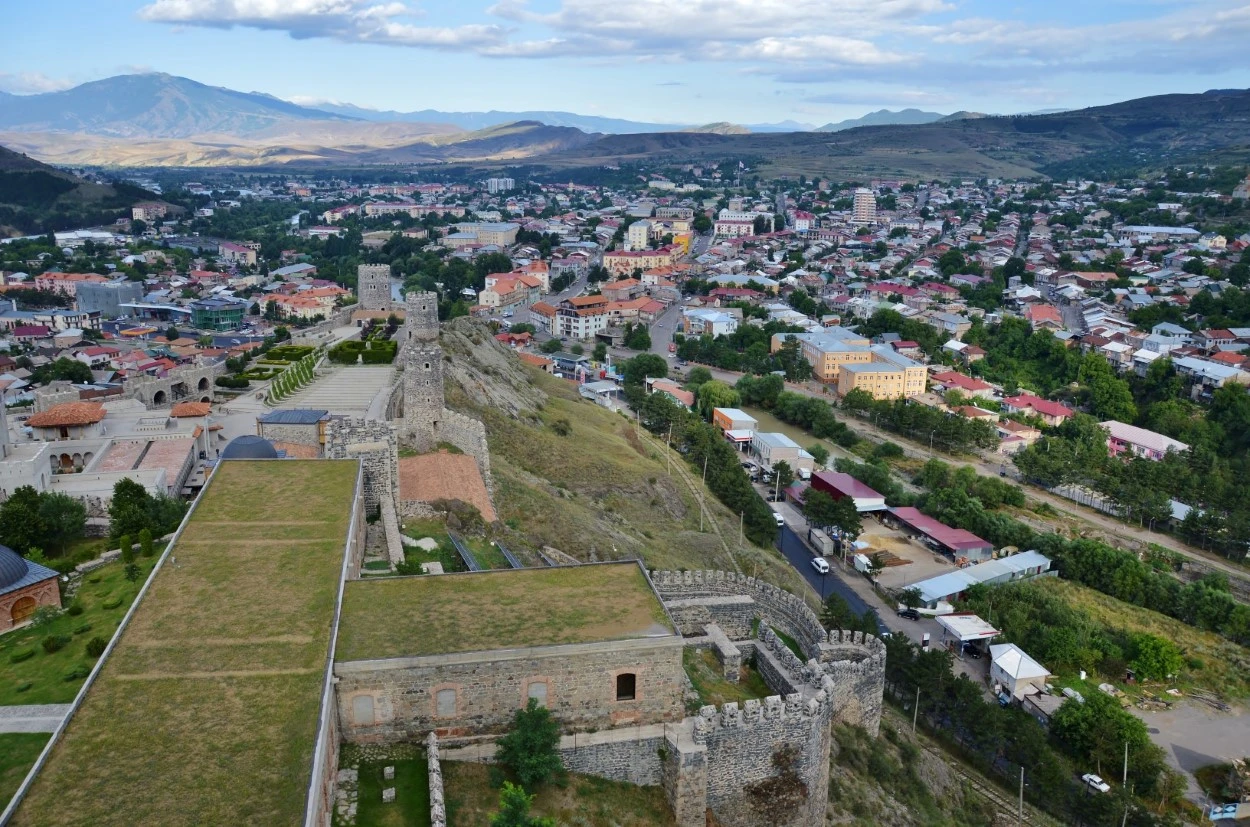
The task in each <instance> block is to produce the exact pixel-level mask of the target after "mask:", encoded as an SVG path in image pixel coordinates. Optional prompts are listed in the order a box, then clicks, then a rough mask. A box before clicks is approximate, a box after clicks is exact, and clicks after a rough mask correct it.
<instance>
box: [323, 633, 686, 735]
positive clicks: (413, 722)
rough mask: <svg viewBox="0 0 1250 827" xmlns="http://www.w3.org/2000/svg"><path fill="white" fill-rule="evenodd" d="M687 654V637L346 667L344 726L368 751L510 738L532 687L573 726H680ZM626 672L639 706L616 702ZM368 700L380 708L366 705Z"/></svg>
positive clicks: (342, 668) (341, 684)
mask: <svg viewBox="0 0 1250 827" xmlns="http://www.w3.org/2000/svg"><path fill="white" fill-rule="evenodd" d="M681 654H682V642H681V639H680V638H678V637H676V636H673V637H665V638H653V639H645V640H628V641H612V642H604V643H587V644H573V645H565V646H545V647H538V648H533V649H505V650H498V651H493V652H466V653H460V654H453V655H435V656H427V657H414V658H394V659H389V660H374V661H354V662H341V663H338V664H336V665H335V674H336V676H337V677H338V704H339V718H340V724H341V728H342V732H343V737H344V739H346V740H348V741H353V742H359V743H385V742H394V741H403V740H412V739H414V738H420V737H424V735H425V734H426V733H428V732H430V731H435V732H437V733H439V734H440V735H444V736H463V735H476V734H484V733H492V732H503V731H504V730H506V729H507V728H508V726H509V725H510V723H511V721H512V716H513V713H515V712H516V710H518V709H521V708H523V707H524V706H525V704H526V703H527V701H528V698H529V693H530V684H531V683H540V682H545V683H546V684H547V706H548V708H550V709H551V711H552V714H553V715H554V716H555V717H556V719H557V720H559V721H560V723H561V725H562V726H564V727H565V728H570V727H595V728H599V729H608V728H611V727H614V726H621V725H629V724H638V723H655V722H659V721H676V720H679V719H680V718H681V716H682V715H683V714H684V701H683V695H684V691H685V685H686V675H685V672H684V670H683V669H682V662H681ZM624 672H632V673H634V674H635V675H637V692H636V695H635V700H629V701H617V700H616V676H617V675H618V674H620V673H624ZM440 690H453V691H454V692H455V708H454V711H452V710H447V712H448V713H449V714H439V710H438V693H439V691H440ZM361 696H367V697H368V698H369V699H371V700H363V701H360V702H359V704H358V702H357V700H356V699H357V698H358V697H361ZM370 708H371V709H372V712H371V713H370V714H369V715H363V716H362V717H363V720H361V721H358V720H357V715H358V714H359V713H360V712H361V711H362V710H367V709H370Z"/></svg>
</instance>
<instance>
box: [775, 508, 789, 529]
mask: <svg viewBox="0 0 1250 827" xmlns="http://www.w3.org/2000/svg"><path fill="white" fill-rule="evenodd" d="M773 520H774V521H775V522H776V523H777V528H781V527H782V526H784V525H785V524H786V518H785V517H783V516H781V515H780V514H778V513H777V512H776V511H774V512H773Z"/></svg>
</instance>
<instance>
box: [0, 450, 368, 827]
mask: <svg viewBox="0 0 1250 827" xmlns="http://www.w3.org/2000/svg"><path fill="white" fill-rule="evenodd" d="M356 469H357V464H356V463H355V462H332V461H324V460H312V461H296V460H287V461H281V462H247V461H231V462H225V463H222V464H221V466H220V467H219V468H218V469H217V472H216V473H215V474H214V476H213V478H212V481H211V482H210V484H209V486H208V488H207V489H206V490H205V491H204V493H203V495H202V496H201V499H200V501H199V503H198V505H197V507H196V509H195V512H194V513H193V515H192V517H191V519H190V522H189V523H188V524H187V526H186V530H185V531H184V532H183V534H182V536H181V537H180V538H179V539H178V542H177V544H176V545H175V547H174V549H173V550H172V551H171V552H170V557H169V558H168V559H167V560H166V563H165V565H164V566H163V567H162V568H161V570H160V571H159V572H158V573H157V575H156V578H155V580H154V581H153V582H152V584H151V587H150V588H149V590H148V592H147V594H146V595H145V596H144V598H143V600H142V602H141V603H140V604H139V607H138V609H137V610H136V612H135V614H134V617H133V618H132V619H131V622H130V624H129V626H127V628H126V629H125V631H124V632H123V633H122V637H121V639H120V641H119V642H118V645H117V647H116V648H115V649H114V651H113V653H112V654H111V655H110V657H109V660H108V662H107V663H105V665H104V667H103V669H102V670H101V672H100V675H99V677H98V679H97V680H96V682H95V684H94V685H93V686H92V688H91V690H90V691H89V692H88V694H87V696H86V698H85V699H84V701H83V704H82V707H81V708H80V709H79V711H78V713H77V714H76V715H75V716H74V717H73V719H72V720H71V722H70V724H69V727H68V728H67V730H66V732H65V735H64V737H63V738H62V739H61V741H60V742H59V743H58V744H57V745H56V747H55V748H54V750H53V752H52V754H51V756H50V758H49V761H48V763H47V764H46V765H45V766H44V768H43V771H42V772H41V773H40V774H39V776H38V777H37V779H36V780H35V783H34V785H33V786H32V787H31V789H30V792H29V794H28V795H27V796H26V798H25V800H24V801H23V802H22V805H21V807H20V808H19V809H18V811H17V815H16V817H15V818H14V820H13V822H12V823H13V824H17V825H43V824H65V823H77V824H93V825H113V824H116V825H133V824H162V825H184V824H185V825H202V824H273V825H281V824H298V823H301V821H302V818H303V811H304V802H305V797H306V793H307V787H308V782H309V775H310V773H311V770H312V754H313V747H314V740H315V736H316V729H317V718H318V710H319V708H320V694H321V687H322V678H323V675H324V668H325V658H326V656H327V654H328V652H329V644H330V632H331V627H332V623H333V616H334V604H335V598H336V595H337V589H338V575H339V571H340V569H341V566H342V560H343V546H344V543H345V541H346V538H347V529H348V524H349V522H350V519H351V510H352V509H351V506H352V492H353V490H354V487H355V482H356Z"/></svg>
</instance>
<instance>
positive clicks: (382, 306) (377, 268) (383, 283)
mask: <svg viewBox="0 0 1250 827" xmlns="http://www.w3.org/2000/svg"><path fill="white" fill-rule="evenodd" d="M356 295H357V297H358V298H359V299H360V309H361V310H377V311H382V312H385V313H389V312H390V311H391V310H392V309H393V307H392V303H391V265H389V264H361V265H358V266H357V267H356Z"/></svg>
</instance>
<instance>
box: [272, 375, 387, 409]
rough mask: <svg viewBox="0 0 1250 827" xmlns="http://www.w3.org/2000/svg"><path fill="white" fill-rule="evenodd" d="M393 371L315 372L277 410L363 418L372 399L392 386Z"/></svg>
mask: <svg viewBox="0 0 1250 827" xmlns="http://www.w3.org/2000/svg"><path fill="white" fill-rule="evenodd" d="M396 376H397V374H396V372H395V368H394V367H392V366H390V365H387V366H384V367H330V368H323V369H321V370H318V372H317V379H316V381H314V382H313V383H312V384H311V385H309V386H308V387H306V388H304V389H303V390H301V391H300V392H299V393H296V394H294V395H292V396H288V397H287V398H286V399H284V400H282V403H281V404H280V405H279V406H278V407H280V408H288V409H289V408H311V409H314V410H318V409H319V410H327V411H329V412H330V413H332V414H343V415H346V416H364V415H365V414H366V413H367V412H368V411H369V405H370V403H371V402H373V400H374V397H376V396H377V395H378V394H379V393H381V392H382V391H384V390H387V389H389V388H390V387H391V385H392V384H394V382H395V379H396Z"/></svg>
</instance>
